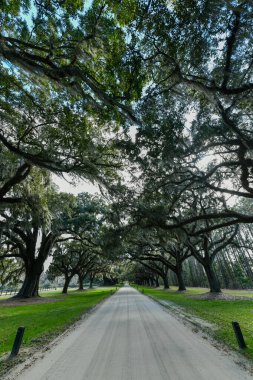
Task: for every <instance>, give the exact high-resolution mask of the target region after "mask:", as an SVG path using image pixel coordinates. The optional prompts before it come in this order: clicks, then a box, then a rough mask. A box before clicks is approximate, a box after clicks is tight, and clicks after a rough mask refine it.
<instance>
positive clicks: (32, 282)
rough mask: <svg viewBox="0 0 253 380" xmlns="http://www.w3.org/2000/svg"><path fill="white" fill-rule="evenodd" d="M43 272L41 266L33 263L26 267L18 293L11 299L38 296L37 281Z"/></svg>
mask: <svg viewBox="0 0 253 380" xmlns="http://www.w3.org/2000/svg"><path fill="white" fill-rule="evenodd" d="M42 272H43V264H39V263H37V262H34V263H32V264H30V265H26V268H25V279H24V282H23V284H22V286H21V289H20V290H19V292H18V293H17V294H16V295H15V296H14V297H13V298H31V297H38V296H39V280H40V276H41V273H42Z"/></svg>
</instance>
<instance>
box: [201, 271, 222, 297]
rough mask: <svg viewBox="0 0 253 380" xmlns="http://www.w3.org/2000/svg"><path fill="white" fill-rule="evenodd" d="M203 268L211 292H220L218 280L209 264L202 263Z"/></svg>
mask: <svg viewBox="0 0 253 380" xmlns="http://www.w3.org/2000/svg"><path fill="white" fill-rule="evenodd" d="M204 269H205V272H206V276H207V279H208V283H209V287H210V292H211V293H221V287H220V283H219V280H218V279H217V277H216V274H215V272H214V270H213V268H212V266H211V264H208V265H204Z"/></svg>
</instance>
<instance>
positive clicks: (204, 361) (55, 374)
mask: <svg viewBox="0 0 253 380" xmlns="http://www.w3.org/2000/svg"><path fill="white" fill-rule="evenodd" d="M16 379H17V380H165V379H166V380H249V379H251V380H252V379H253V377H251V376H250V375H248V374H247V373H246V372H244V371H243V370H241V369H240V367H239V366H237V365H236V364H234V362H233V361H232V360H231V359H230V358H229V357H227V356H225V354H223V353H221V352H219V351H218V350H217V349H216V348H214V347H213V346H211V345H210V344H209V343H208V342H207V341H206V340H204V339H202V338H201V337H200V336H198V335H197V334H194V333H193V332H192V331H191V330H190V329H189V328H188V327H186V326H184V325H183V324H181V323H180V322H179V321H178V320H176V319H175V318H174V317H173V316H171V315H170V314H169V313H167V312H166V311H165V310H163V308H162V307H161V306H160V305H159V304H157V303H156V302H154V301H152V300H150V299H149V298H147V297H145V296H143V295H142V294H140V293H138V292H137V291H136V290H134V289H132V288H130V287H124V288H121V289H120V290H119V291H118V292H117V293H116V294H115V295H113V296H112V297H111V298H110V299H108V300H106V301H105V302H104V303H103V304H102V305H101V306H100V307H99V308H98V309H97V310H96V311H95V312H94V313H92V314H91V315H90V316H89V317H88V318H87V319H85V320H84V321H83V322H82V323H81V324H80V326H79V327H78V328H77V329H75V330H74V331H73V332H72V333H70V334H69V335H68V336H67V337H66V338H64V339H63V340H62V342H61V343H60V344H58V345H57V346H56V347H55V348H53V349H52V350H51V351H49V352H48V353H47V354H46V355H45V357H44V358H43V359H42V360H40V361H37V362H36V363H35V364H34V366H33V367H31V368H28V369H27V370H26V371H25V372H23V373H22V374H21V375H20V376H18V377H17V378H16Z"/></svg>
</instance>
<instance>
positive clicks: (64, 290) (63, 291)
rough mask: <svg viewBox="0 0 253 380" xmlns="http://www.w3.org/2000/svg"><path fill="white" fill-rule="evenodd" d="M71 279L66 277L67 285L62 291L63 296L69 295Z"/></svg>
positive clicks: (65, 284)
mask: <svg viewBox="0 0 253 380" xmlns="http://www.w3.org/2000/svg"><path fill="white" fill-rule="evenodd" d="M71 278H72V277H67V276H65V283H64V286H63V289H62V294H67V293H68V287H69V283H70V280H71Z"/></svg>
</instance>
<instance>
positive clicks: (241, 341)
mask: <svg viewBox="0 0 253 380" xmlns="http://www.w3.org/2000/svg"><path fill="white" fill-rule="evenodd" d="M232 326H233V329H234V333H235V337H236V339H237V343H238V346H239V347H240V348H246V347H247V346H246V343H245V341H244V338H243V335H242V331H241V328H240V325H239V323H238V322H232Z"/></svg>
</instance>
